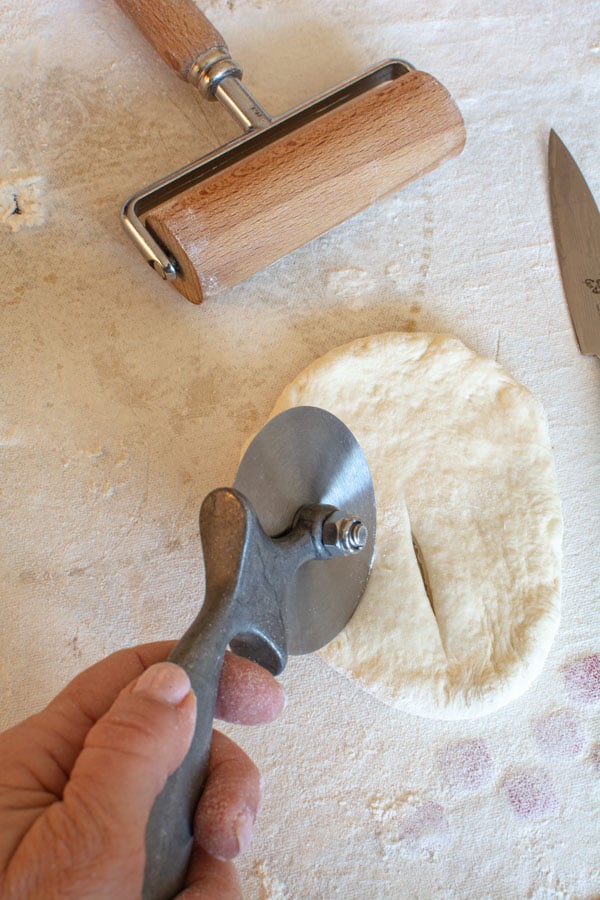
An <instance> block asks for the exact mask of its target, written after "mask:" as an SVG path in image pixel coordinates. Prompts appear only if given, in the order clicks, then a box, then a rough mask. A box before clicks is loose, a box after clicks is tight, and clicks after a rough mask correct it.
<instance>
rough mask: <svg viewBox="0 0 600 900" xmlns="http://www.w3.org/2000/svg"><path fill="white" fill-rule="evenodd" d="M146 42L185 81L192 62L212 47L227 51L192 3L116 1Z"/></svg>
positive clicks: (176, 0)
mask: <svg viewBox="0 0 600 900" xmlns="http://www.w3.org/2000/svg"><path fill="white" fill-rule="evenodd" d="M116 2H117V3H118V5H119V6H120V7H121V9H122V10H123V12H124V13H126V15H127V16H128V17H129V18H130V19H131V21H132V22H133V23H134V24H135V25H137V27H138V28H139V30H140V31H141V32H142V34H143V35H144V37H145V38H146V40H147V41H148V42H149V43H150V44H151V45H152V46H153V47H154V49H155V50H156V52H157V53H158V54H159V55H160V56H161V57H162V58H163V59H164V61H165V62H166V63H167V65H169V66H170V67H171V68H172V69H174V70H175V72H177V74H178V75H179V76H180V77H181V78H183V79H184V81H185V80H187V75H188V72H189V70H190V67H191V65H192V63H193V62H194V60H195V59H197V57H198V56H200V55H201V54H202V53H205V52H206V51H207V50H211V49H213V48H222V49H224V50H226V49H227V44H226V43H225V41H224V39H223V37H222V35H221V34H220V33H219V32H218V31H217V29H216V28H214V26H213V25H212V24H211V23H210V22H209V21H208V19H207V18H206V16H205V15H204V14H203V13H201V12H200V10H199V9H198V7H197V6H196V5H195V4H194V2H193V0H116Z"/></svg>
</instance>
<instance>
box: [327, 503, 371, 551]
mask: <svg viewBox="0 0 600 900" xmlns="http://www.w3.org/2000/svg"><path fill="white" fill-rule="evenodd" d="M368 539H369V529H368V528H367V526H366V525H365V524H364V522H361V520H360V519H356V518H354V516H347V515H345V514H344V513H342V512H340V511H339V510H336V511H335V512H333V513H331V515H330V516H329V517H328V518H327V519H325V521H324V522H323V534H322V538H321V540H322V541H323V546H324V547H326V548H327V550H328V551H329V553H330V554H331V555H332V556H348V555H349V554H350V553H358V552H359V551H360V550H364V548H365V547H366V545H367V541H368Z"/></svg>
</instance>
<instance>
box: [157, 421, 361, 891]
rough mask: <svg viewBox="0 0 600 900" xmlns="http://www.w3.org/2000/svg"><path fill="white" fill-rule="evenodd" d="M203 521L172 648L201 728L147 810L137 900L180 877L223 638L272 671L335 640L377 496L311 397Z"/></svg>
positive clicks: (265, 436)
mask: <svg viewBox="0 0 600 900" xmlns="http://www.w3.org/2000/svg"><path fill="white" fill-rule="evenodd" d="M200 533H201V538H202V548H203V554H204V566H205V570H206V594H205V598H204V603H203V605H202V607H201V610H200V612H199V614H198V616H197V618H196V619H195V621H194V622H193V623H192V625H191V626H190V627H189V628H188V630H187V632H186V633H185V634H184V636H183V637H182V639H181V640H180V641H179V643H178V644H177V645H176V647H175V648H174V649H173V651H172V653H171V655H170V657H169V659H170V660H172V661H173V662H176V663H178V664H179V665H180V666H182V667H183V668H184V669H185V670H186V672H187V673H188V675H189V677H190V680H191V683H192V687H193V689H194V691H195V693H196V696H197V701H198V712H197V721H196V730H195V734H194V738H193V741H192V746H191V748H190V750H189V752H188V754H187V756H186V757H185V759H184V761H183V763H182V764H181V766H180V767H179V768H178V769H177V770H176V771H175V772H174V773H173V775H171V777H170V778H169V779H168V781H167V783H166V785H165V788H164V790H163V791H162V793H161V794H160V795H159V797H158V798H157V800H156V803H155V805H154V807H153V809H152V812H151V815H150V820H149V823H148V828H147V831H146V870H145V875H144V891H143V897H144V900H159V898H160V900H163V898H167V897H173V896H174V895H175V894H176V893H177V891H178V890H180V889H181V887H182V885H183V883H184V879H185V873H186V869H187V864H188V860H189V855H190V851H191V848H192V823H193V816H194V811H195V808H196V805H197V802H198V799H199V797H200V795H201V793H202V789H203V785H204V781H205V778H206V771H207V765H208V755H209V749H210V739H211V732H212V722H213V716H214V708H215V700H216V694H217V686H218V682H219V676H220V672H221V666H222V662H223V657H224V654H225V650H226V648H227V647H228V646H229V647H230V648H231V650H232V651H233V652H234V653H237V654H238V655H240V656H244V657H246V658H249V659H252V660H254V661H255V662H258V663H259V664H260V665H262V666H264V668H266V669H268V670H269V671H270V672H272V673H273V674H274V675H278V674H280V673H281V672H282V670H283V668H284V666H285V664H286V660H287V655H288V653H292V654H300V653H310V652H312V651H314V650H318V649H319V648H320V647H323V646H324V645H325V644H327V643H328V642H329V641H331V640H332V639H333V638H334V637H335V636H336V635H337V634H338V633H339V632H340V631H341V630H342V628H344V626H345V625H346V623H347V622H348V620H349V619H350V616H351V615H352V613H353V612H354V610H355V608H356V606H357V605H358V602H359V600H360V598H361V596H362V594H363V592H364V590H365V587H366V584H367V581H368V578H369V574H370V571H371V565H372V560H373V552H374V546H375V496H374V492H373V482H372V479H371V474H370V472H369V467H368V465H367V462H366V460H365V457H364V455H363V453H362V451H361V449H360V447H359V445H358V443H357V441H356V439H355V438H354V436H353V435H352V433H351V432H350V431H349V430H348V428H347V427H346V426H345V425H344V424H343V423H342V422H341V421H340V420H339V419H337V418H336V417H335V416H333V415H331V413H328V412H326V411H325V410H322V409H317V408H316V407H309V406H302V407H296V408H295V409H290V410H287V411H286V412H283V413H281V414H280V415H278V416H276V417H275V418H274V419H271V421H269V422H268V423H267V424H266V425H265V427H264V428H263V429H262V430H261V431H260V432H259V433H258V435H257V436H256V437H255V438H254V440H253V441H252V443H251V444H250V445H249V447H248V449H247V450H246V453H245V454H244V456H243V459H242V461H241V463H240V466H239V469H238V472H237V475H236V477H235V480H234V485H233V487H232V488H218V489H217V490H215V491H213V492H212V493H210V494H209V495H208V496H207V497H206V498H205V500H204V502H203V504H202V508H201V510H200Z"/></svg>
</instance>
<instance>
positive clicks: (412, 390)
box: [274, 333, 562, 719]
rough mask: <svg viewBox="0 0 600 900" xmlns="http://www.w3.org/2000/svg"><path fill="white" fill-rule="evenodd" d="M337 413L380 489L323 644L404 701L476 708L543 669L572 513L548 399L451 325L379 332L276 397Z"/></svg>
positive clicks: (460, 714) (362, 677) (455, 713)
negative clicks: (363, 575)
mask: <svg viewBox="0 0 600 900" xmlns="http://www.w3.org/2000/svg"><path fill="white" fill-rule="evenodd" d="M302 405H307V406H320V407H323V408H324V409H327V410H328V411H329V412H332V413H334V414H335V415H337V416H338V417H339V418H340V419H342V421H343V422H344V423H345V424H346V425H347V426H348V427H349V428H350V430H351V431H352V432H353V433H354V435H355V436H356V438H357V440H358V441H359V443H360V445H361V447H362V448H363V452H364V453H365V455H366V458H367V461H368V463H369V466H370V468H371V473H372V476H373V482H374V486H375V495H376V501H377V540H376V556H375V563H374V567H373V572H372V574H371V578H370V580H369V584H368V586H367V590H366V593H365V596H364V597H363V599H362V600H361V602H360V604H359V607H358V609H357V610H356V612H355V614H354V616H353V617H352V619H351V621H350V623H349V624H348V626H347V627H346V628H345V629H344V631H343V632H342V634H341V635H340V636H339V637H338V638H337V639H335V640H334V641H333V642H332V643H330V644H329V645H328V646H327V647H326V648H325V649H324V650H323V651H322V652H323V656H324V657H325V659H327V661H328V662H330V663H331V664H332V665H333V666H334V668H336V669H339V670H340V671H341V672H344V673H345V674H347V675H349V677H351V678H353V679H355V680H356V681H357V682H358V683H359V684H360V685H362V686H364V687H366V688H367V689H368V690H370V691H372V692H373V693H374V694H375V696H376V697H378V698H379V699H381V700H384V701H386V702H388V703H390V704H392V705H393V706H396V707H397V708H398V709H403V710H406V711H407V712H411V713H415V714H416V715H423V716H432V717H434V718H459V719H460V718H469V717H472V716H478V715H482V714H484V713H486V712H491V711H493V710H494V709H497V708H498V707H499V706H502V705H503V704H504V703H507V702H508V701H510V700H512V699H514V698H515V697H517V696H518V695H519V694H520V693H522V691H523V690H525V688H526V687H527V686H528V685H529V683H530V682H531V680H532V679H533V678H534V677H535V676H536V675H537V674H538V673H539V671H540V670H541V667H542V665H543V663H544V660H545V658H546V655H547V653H548V650H549V648H550V644H551V641H552V639H553V637H554V633H555V631H556V628H557V626H558V621H559V605H560V596H559V580H560V556H561V534H562V523H561V517H560V507H559V500H558V493H557V487H556V478H555V474H554V466H553V462H552V455H551V451H550V442H549V437H548V433H547V427H546V423H545V420H544V418H543V414H542V410H541V409H540V407H539V405H538V404H537V403H536V401H535V400H534V398H533V397H532V396H531V394H530V393H529V392H528V391H526V390H525V388H523V387H522V386H521V385H519V384H518V383H517V382H516V381H514V379H512V378H511V377H510V376H509V375H508V374H507V373H506V372H505V371H504V370H503V369H502V368H501V367H500V366H499V365H497V364H496V363H494V362H492V361H490V360H486V359H483V358H482V357H479V356H477V355H476V354H474V353H472V352H471V351H469V350H468V349H467V348H466V347H465V346H464V345H463V344H462V343H461V342H460V341H458V340H456V339H454V338H452V337H449V336H447V335H428V334H393V333H392V334H381V335H376V336H374V337H370V338H364V339H361V340H359V341H354V342H353V343H351V344H347V345H345V346H343V347H340V348H337V349H335V350H333V351H331V352H330V353H329V354H327V355H326V356H325V357H323V358H321V359H319V360H316V361H315V362H314V363H312V364H311V365H310V366H309V367H308V368H307V369H306V370H305V371H304V372H302V373H301V374H300V375H299V376H298V377H297V378H296V379H295V380H294V381H293V382H292V383H291V385H290V386H289V387H288V388H287V390H285V391H284V393H283V394H282V396H281V397H280V398H279V401H278V402H277V404H276V406H275V410H274V414H276V413H278V412H281V411H282V410H283V409H287V408H288V407H290V406H302Z"/></svg>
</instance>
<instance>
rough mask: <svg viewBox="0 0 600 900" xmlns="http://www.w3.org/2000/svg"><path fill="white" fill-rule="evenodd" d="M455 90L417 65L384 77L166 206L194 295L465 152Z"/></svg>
mask: <svg viewBox="0 0 600 900" xmlns="http://www.w3.org/2000/svg"><path fill="white" fill-rule="evenodd" d="M464 140H465V131H464V124H463V120H462V117H461V115H460V112H459V111H458V109H457V107H456V105H455V103H454V101H453V100H452V98H451V97H450V95H449V94H448V92H447V91H446V89H445V88H444V87H443V86H442V85H441V84H440V83H439V82H438V81H436V80H435V79H434V78H432V77H431V76H430V75H427V74H425V73H423V72H411V73H409V74H407V75H404V76H402V77H401V78H398V79H396V80H395V81H391V82H387V83H385V84H382V85H379V86H377V87H374V88H372V89H371V90H369V91H367V92H366V93H365V94H362V95H361V96H359V97H356V98H354V99H352V100H349V101H348V102H347V103H345V104H343V105H342V106H340V107H338V108H337V109H334V110H331V111H330V112H328V113H325V114H324V115H321V116H320V117H319V118H318V119H316V120H315V121H313V122H309V123H307V124H304V125H302V126H301V127H299V128H297V129H296V130H295V131H293V132H291V133H290V134H288V135H286V136H285V137H281V138H279V139H278V140H275V141H274V142H273V143H270V144H268V145H267V146H265V147H262V148H260V149H258V150H256V151H255V152H253V153H251V154H250V155H248V156H247V157H245V158H243V159H241V160H238V161H237V162H235V163H234V164H232V165H231V166H229V167H228V168H227V169H225V170H223V171H222V172H220V173H217V174H215V175H213V176H211V177H210V178H207V179H206V180H205V181H202V182H200V183H199V184H197V185H195V186H193V187H190V188H188V189H187V190H186V191H184V192H182V193H181V194H179V195H177V196H176V197H174V198H172V199H171V200H169V201H167V202H165V203H163V204H162V205H161V206H158V207H157V208H156V209H154V210H152V211H151V213H149V215H148V218H147V224H148V226H149V228H150V230H151V231H152V232H154V234H156V235H157V237H158V238H159V240H160V241H161V242H162V243H163V244H164V245H165V246H166V247H167V248H168V249H169V251H170V252H171V254H172V255H173V256H174V257H175V259H176V260H177V262H178V264H179V266H180V269H181V273H182V274H181V277H178V278H177V280H176V281H175V282H174V286H175V287H176V288H177V289H178V290H179V291H180V292H181V293H182V294H184V296H186V297H187V298H188V300H190V301H191V302H192V303H200V302H202V300H203V299H205V298H206V297H211V296H213V295H215V294H218V293H219V292H220V291H222V290H224V289H225V288H228V287H231V286H232V285H234V284H237V283H238V282H239V281H242V280H243V279H244V278H247V277H248V276H249V275H251V274H253V273H254V272H257V271H259V270H260V269H262V268H264V267H265V266H268V265H269V264H270V263H272V262H274V261H275V260H277V259H279V258H280V257H282V256H285V255H286V254H287V253H289V252H290V251H291V250H294V249H295V248H297V247H299V246H301V245H302V244H305V243H306V242H307V241H309V240H311V239H312V238H314V237H316V236H317V235H319V234H322V233H323V232H324V231H327V230H329V229H330V228H332V227H333V226H335V225H337V224H339V223H340V222H342V221H344V220H345V219H347V218H349V217H350V216H352V215H354V214H355V213H358V212H359V211H360V210H362V209H364V208H365V207H367V206H370V205H371V204H372V203H375V202H377V201H378V200H381V199H382V198H383V197H386V196H387V195H388V194H390V193H392V192H393V191H395V190H397V189H398V188H400V187H402V185H404V184H407V183H408V182H409V181H412V180H413V179H415V178H418V177H419V176H421V175H424V174H425V173H426V172H429V171H430V170H431V169H434V168H435V167H436V166H438V165H439V164H440V163H441V162H443V161H444V160H446V159H448V158H450V157H452V156H454V155H456V154H458V153H460V151H461V150H462V147H463V145H464Z"/></svg>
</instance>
